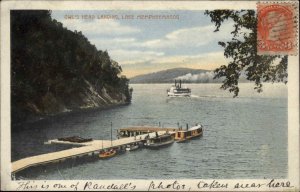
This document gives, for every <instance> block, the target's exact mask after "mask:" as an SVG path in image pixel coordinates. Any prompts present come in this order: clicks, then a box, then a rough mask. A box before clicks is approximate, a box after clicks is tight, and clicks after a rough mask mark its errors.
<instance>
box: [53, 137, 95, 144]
mask: <svg viewBox="0 0 300 192" xmlns="http://www.w3.org/2000/svg"><path fill="white" fill-rule="evenodd" d="M57 140H58V141H68V142H72V143H85V142H90V141H93V139H92V138H88V139H85V138H82V137H79V136H72V137H63V138H58V139H57Z"/></svg>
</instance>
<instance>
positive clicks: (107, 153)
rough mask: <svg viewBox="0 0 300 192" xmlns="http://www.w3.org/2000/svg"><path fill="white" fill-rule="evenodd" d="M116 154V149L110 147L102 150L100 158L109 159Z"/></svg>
mask: <svg viewBox="0 0 300 192" xmlns="http://www.w3.org/2000/svg"><path fill="white" fill-rule="evenodd" d="M116 154H117V151H116V150H114V149H110V150H108V151H102V152H100V154H99V158H100V159H108V158H111V157H113V156H115V155H116Z"/></svg>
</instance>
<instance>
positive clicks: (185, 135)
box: [175, 124, 203, 143]
mask: <svg viewBox="0 0 300 192" xmlns="http://www.w3.org/2000/svg"><path fill="white" fill-rule="evenodd" d="M202 128H203V127H202V125H200V124H196V126H194V127H191V128H190V129H188V128H187V129H186V130H178V131H177V132H176V133H175V140H176V142H177V143H181V142H185V141H187V140H189V139H193V138H197V137H200V136H202V135H203V129H202Z"/></svg>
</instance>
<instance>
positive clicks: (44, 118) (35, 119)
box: [11, 102, 131, 131]
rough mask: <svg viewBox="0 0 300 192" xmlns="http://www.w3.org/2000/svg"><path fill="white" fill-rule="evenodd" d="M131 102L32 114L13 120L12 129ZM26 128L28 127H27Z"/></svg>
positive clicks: (125, 103)
mask: <svg viewBox="0 0 300 192" xmlns="http://www.w3.org/2000/svg"><path fill="white" fill-rule="evenodd" d="M130 104H131V102H124V103H118V104H111V105H106V106H99V107H87V108H75V109H70V110H68V111H64V112H58V113H55V114H48V115H32V116H31V117H29V118H28V120H25V121H22V122H18V123H15V124H14V123H13V121H11V131H12V130H16V131H18V130H24V128H21V129H20V128H19V127H22V126H24V125H28V124H33V123H37V122H42V121H45V122H47V121H51V120H52V119H53V118H62V117H64V116H67V115H72V114H77V113H83V112H93V111H98V110H99V111H104V110H108V109H113V108H116V107H121V106H127V105H130ZM25 129H27V127H26V128H25Z"/></svg>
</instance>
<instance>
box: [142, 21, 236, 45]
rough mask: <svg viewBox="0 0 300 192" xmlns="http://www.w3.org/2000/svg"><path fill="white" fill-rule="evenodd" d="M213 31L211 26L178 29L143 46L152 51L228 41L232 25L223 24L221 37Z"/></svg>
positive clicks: (228, 23)
mask: <svg viewBox="0 0 300 192" xmlns="http://www.w3.org/2000/svg"><path fill="white" fill-rule="evenodd" d="M214 30H215V26H213V25H207V26H200V27H193V28H185V29H178V30H176V31H173V32H171V33H168V34H166V35H165V36H164V37H163V38H159V39H153V40H149V41H146V42H144V43H143V46H144V47H147V48H152V49H166V48H169V49H172V48H180V49H185V48H190V47H194V48H197V47H202V46H204V45H207V44H208V43H210V42H212V41H219V40H225V39H229V38H230V32H231V31H232V30H233V27H232V23H231V22H227V23H224V24H223V26H222V29H221V30H222V35H221V33H214V32H213V31H214ZM224 34H225V35H224Z"/></svg>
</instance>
